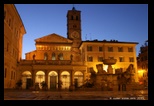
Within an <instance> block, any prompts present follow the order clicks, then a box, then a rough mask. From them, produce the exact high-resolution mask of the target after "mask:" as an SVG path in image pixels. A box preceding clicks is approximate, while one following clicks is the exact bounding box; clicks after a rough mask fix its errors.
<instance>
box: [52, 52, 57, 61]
mask: <svg viewBox="0 0 154 106" xmlns="http://www.w3.org/2000/svg"><path fill="white" fill-rule="evenodd" d="M52 60H56V54H55V53H54V52H53V53H52Z"/></svg>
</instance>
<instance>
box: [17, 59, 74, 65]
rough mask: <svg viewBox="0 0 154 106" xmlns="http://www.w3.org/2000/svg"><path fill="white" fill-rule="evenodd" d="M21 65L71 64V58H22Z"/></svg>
mask: <svg viewBox="0 0 154 106" xmlns="http://www.w3.org/2000/svg"><path fill="white" fill-rule="evenodd" d="M19 64H20V65H32V64H33V65H70V64H71V60H21V61H20V63H19Z"/></svg>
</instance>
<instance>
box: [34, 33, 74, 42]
mask: <svg viewBox="0 0 154 106" xmlns="http://www.w3.org/2000/svg"><path fill="white" fill-rule="evenodd" d="M35 42H47V43H72V42H73V41H72V40H69V39H67V38H64V37H62V36H60V35H58V34H55V33H53V34H49V35H46V36H43V37H41V38H38V39H35Z"/></svg>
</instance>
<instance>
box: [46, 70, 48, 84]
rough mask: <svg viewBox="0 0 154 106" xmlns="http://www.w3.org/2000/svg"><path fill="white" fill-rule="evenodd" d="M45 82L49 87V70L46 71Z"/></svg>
mask: <svg viewBox="0 0 154 106" xmlns="http://www.w3.org/2000/svg"><path fill="white" fill-rule="evenodd" d="M45 82H46V84H47V85H48V70H45Z"/></svg>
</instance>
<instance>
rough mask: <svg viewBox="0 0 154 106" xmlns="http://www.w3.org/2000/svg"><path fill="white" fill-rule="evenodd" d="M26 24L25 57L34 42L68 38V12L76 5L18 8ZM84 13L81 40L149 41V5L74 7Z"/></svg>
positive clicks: (90, 5)
mask: <svg viewBox="0 0 154 106" xmlns="http://www.w3.org/2000/svg"><path fill="white" fill-rule="evenodd" d="M15 6H16V8H17V10H18V12H19V14H20V17H21V19H22V21H23V23H24V26H25V29H26V32H27V33H26V34H25V35H24V37H23V50H22V51H23V52H22V53H23V55H22V58H23V59H24V58H25V53H27V52H30V51H33V50H35V49H36V48H35V41H34V40H35V39H37V38H40V37H42V36H45V35H48V34H52V33H56V34H59V35H61V36H64V37H66V38H67V26H66V25H67V18H66V14H67V11H68V10H71V9H72V7H73V4H15ZM74 6H75V8H76V10H80V11H81V29H82V40H85V38H86V35H87V40H94V39H98V40H104V39H106V40H111V39H115V40H118V41H126V42H138V43H139V44H138V45H137V46H136V51H137V53H136V55H138V53H139V49H140V46H141V45H143V44H144V42H145V41H146V40H148V4H74Z"/></svg>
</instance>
